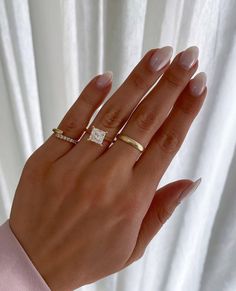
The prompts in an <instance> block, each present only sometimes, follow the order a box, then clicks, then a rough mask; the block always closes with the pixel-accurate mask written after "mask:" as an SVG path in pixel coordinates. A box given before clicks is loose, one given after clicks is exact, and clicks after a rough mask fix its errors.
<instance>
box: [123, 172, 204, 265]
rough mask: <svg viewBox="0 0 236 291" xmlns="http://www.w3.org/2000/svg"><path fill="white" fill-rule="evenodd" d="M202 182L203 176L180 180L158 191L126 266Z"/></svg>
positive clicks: (140, 255) (135, 258)
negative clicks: (192, 179) (193, 179)
mask: <svg viewBox="0 0 236 291" xmlns="http://www.w3.org/2000/svg"><path fill="white" fill-rule="evenodd" d="M200 183H201V178H200V179H198V180H197V181H195V182H192V181H190V180H179V181H175V182H172V183H170V184H168V185H165V186H164V187H162V188H160V189H159V190H158V191H156V194H155V196H154V198H153V200H152V203H151V205H150V207H149V209H148V211H147V213H146V215H145V216H144V218H143V221H142V224H141V227H140V230H139V235H138V238H137V242H136V245H135V248H134V250H133V252H132V254H131V256H130V257H129V259H128V261H127V262H126V265H125V266H124V267H126V266H128V265H130V264H131V263H133V262H134V261H137V260H138V259H140V258H141V257H142V256H143V254H144V252H145V249H146V247H147V246H148V244H149V243H150V241H151V240H152V239H153V237H154V236H155V235H156V234H157V233H158V231H159V230H160V229H161V227H162V226H163V225H164V223H165V222H166V221H167V219H168V218H169V217H170V216H171V215H172V213H173V212H174V210H175V209H176V207H177V206H178V205H179V204H180V203H181V201H182V200H183V199H184V198H185V197H187V196H189V195H191V193H193V192H194V191H195V190H196V189H197V187H198V186H199V184H200Z"/></svg>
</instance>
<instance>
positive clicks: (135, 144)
mask: <svg viewBox="0 0 236 291" xmlns="http://www.w3.org/2000/svg"><path fill="white" fill-rule="evenodd" d="M117 138H118V139H120V140H123V141H124V142H126V143H128V144H130V145H131V146H133V147H134V148H136V149H137V150H139V151H140V152H143V151H144V149H145V148H144V146H142V145H141V144H140V143H139V142H137V141H136V140H134V139H132V138H131V137H129V136H127V135H125V134H118V135H117Z"/></svg>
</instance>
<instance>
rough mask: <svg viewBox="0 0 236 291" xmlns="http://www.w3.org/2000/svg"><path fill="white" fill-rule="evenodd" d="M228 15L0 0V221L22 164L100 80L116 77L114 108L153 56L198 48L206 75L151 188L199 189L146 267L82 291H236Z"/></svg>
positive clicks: (187, 0)
mask: <svg viewBox="0 0 236 291" xmlns="http://www.w3.org/2000/svg"><path fill="white" fill-rule="evenodd" d="M235 13H236V2H235V1H234V0H228V1H223V0H222V1H220V0H126V1H116V0H109V1H105V0H104V1H102V0H77V1H76V0H65V1H57V0H51V1H46V0H40V1H33V0H31V1H30V0H29V1H27V0H14V1H13V0H5V1H4V0H0V101H1V106H0V131H1V137H0V139H1V140H0V223H3V222H4V221H5V220H6V218H7V217H8V216H9V213H10V207H11V203H12V199H13V195H14V192H15V188H16V185H17V183H18V180H19V176H20V174H21V171H22V168H23V165H24V163H25V161H26V160H27V158H28V157H29V155H30V154H31V153H32V152H33V151H34V150H36V148H38V147H39V146H40V145H41V144H42V143H43V142H44V141H45V140H46V138H47V137H48V136H49V135H51V133H52V131H51V130H52V128H53V127H55V126H57V125H58V123H59V122H60V120H61V119H62V117H63V116H64V114H65V113H66V111H67V110H68V109H69V107H70V106H71V105H72V103H73V102H74V101H75V99H76V98H77V96H78V95H79V93H80V92H81V90H82V88H83V87H84V86H85V85H86V84H87V83H88V82H89V80H90V79H91V78H92V77H94V76H95V75H96V74H100V73H102V72H104V71H106V70H112V71H113V73H114V81H113V88H112V91H111V93H110V94H109V96H108V98H110V96H111V95H112V93H113V92H114V91H115V90H116V89H117V88H118V86H119V85H120V84H121V83H122V82H123V81H124V80H125V78H126V77H127V76H128V74H129V73H130V71H131V70H132V69H133V67H134V66H135V65H136V63H137V62H138V61H139V60H140V58H141V57H142V56H143V55H144V54H145V53H146V52H147V51H148V50H149V49H151V48H155V47H161V46H165V45H172V46H173V47H174V53H177V52H179V51H180V50H183V49H185V48H186V47H187V46H190V45H197V46H198V47H199V48H200V57H199V59H200V66H199V71H205V72H206V73H207V75H208V92H209V93H208V96H207V98H206V101H205V104H204V106H203V108H202V110H201V112H200V114H199V115H198V116H197V118H196V119H195V121H194V123H193V125H192V127H191V129H190V131H189V133H188V135H187V137H186V139H185V141H184V143H183V145H182V147H181V149H180V151H179V152H178V154H177V155H176V156H175V158H174V159H173V161H172V163H171V165H170V167H169V168H168V170H167V171H166V173H165V175H164V176H163V178H162V180H161V183H160V185H159V187H162V186H163V185H165V184H166V183H169V182H172V181H174V180H178V179H185V178H187V179H192V180H194V179H197V178H199V177H202V183H201V185H200V187H199V188H198V190H197V192H196V193H195V194H194V195H193V196H192V197H191V199H188V201H186V202H185V203H183V204H182V205H180V206H179V207H178V208H177V209H176V211H175V213H174V214H173V215H172V217H171V218H170V219H169V220H168V221H167V223H166V224H165V225H164V226H163V228H162V229H161V231H160V232H159V233H158V235H157V236H156V237H155V238H154V239H153V240H152V241H151V243H150V244H149V246H148V247H147V249H146V252H145V255H144V256H143V257H142V259H140V260H139V261H137V262H135V263H134V264H132V265H131V266H129V267H128V268H126V269H124V270H122V271H121V272H119V273H116V274H113V275H110V276H108V277H106V278H104V279H102V280H100V281H98V282H96V283H94V284H90V285H87V286H84V287H82V288H81V290H83V291H130V290H132V291H143V290H145V291H146V290H148V291H156V290H160V291H173V290H175V291H185V290H191V291H212V290H214V291H234V290H236V252H235V248H236V223H235V218H236V195H235V189H236V179H235V173H236V167H235V160H236V153H235V139H236V138H235V127H236V109H235V108H236V98H235V96H236V82H235V76H236V45H235V44H236V34H235V32H236V18H235ZM127 98H129V96H127ZM166 98H168V96H166Z"/></svg>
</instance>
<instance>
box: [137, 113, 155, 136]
mask: <svg viewBox="0 0 236 291" xmlns="http://www.w3.org/2000/svg"><path fill="white" fill-rule="evenodd" d="M157 118H158V117H157V113H156V111H150V110H149V111H148V110H145V109H144V108H142V109H141V110H140V111H139V112H138V113H137V116H136V118H135V123H136V126H137V127H138V128H139V130H141V131H148V130H150V129H151V128H152V127H153V126H154V124H155V123H156V120H157Z"/></svg>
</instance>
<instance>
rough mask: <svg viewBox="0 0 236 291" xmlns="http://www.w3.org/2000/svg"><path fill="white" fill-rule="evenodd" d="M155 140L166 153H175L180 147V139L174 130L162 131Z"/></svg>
mask: <svg viewBox="0 0 236 291" xmlns="http://www.w3.org/2000/svg"><path fill="white" fill-rule="evenodd" d="M157 141H158V145H159V146H160V148H161V150H162V151H163V152H164V153H167V154H172V153H175V152H177V151H178V149H179V148H180V139H179V137H178V136H177V134H176V133H175V132H174V131H162V132H161V134H160V135H159V136H158V138H157Z"/></svg>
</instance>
